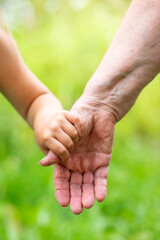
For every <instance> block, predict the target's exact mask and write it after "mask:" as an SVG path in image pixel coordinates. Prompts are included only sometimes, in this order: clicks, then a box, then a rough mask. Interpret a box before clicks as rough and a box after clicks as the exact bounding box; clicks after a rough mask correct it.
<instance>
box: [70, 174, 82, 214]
mask: <svg viewBox="0 0 160 240" xmlns="http://www.w3.org/2000/svg"><path fill="white" fill-rule="evenodd" d="M70 194H71V198H70V208H71V211H72V212H73V213H74V214H80V213H81V212H82V210H83V207H82V174H81V173H80V172H73V171H72V172H71V179H70Z"/></svg>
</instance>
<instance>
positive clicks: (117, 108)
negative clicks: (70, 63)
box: [83, 0, 160, 121]
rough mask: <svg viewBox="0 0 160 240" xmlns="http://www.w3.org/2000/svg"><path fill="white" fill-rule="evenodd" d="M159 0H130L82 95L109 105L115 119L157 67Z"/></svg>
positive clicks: (159, 65) (159, 63) (159, 60)
mask: <svg viewBox="0 0 160 240" xmlns="http://www.w3.org/2000/svg"><path fill="white" fill-rule="evenodd" d="M159 13H160V1H159V0H153V1H145V0H141V1H139V0H133V1H132V3H131V5H130V7H129V9H128V11H127V13H126V15H125V17H124V19H123V21H122V24H121V26H120V28H119V30H118V32H117V34H116V36H115V38H114V40H113V42H112V43H111V45H110V47H109V49H108V51H107V52H106V54H105V56H104V58H103V60H102V62H101V63H100V65H99V67H98V69H97V70H96V72H95V73H94V75H93V76H92V78H91V79H90V81H89V82H88V84H87V86H86V88H85V91H84V94H83V96H84V97H85V96H87V97H92V96H93V95H94V97H97V98H98V99H100V101H101V103H103V104H104V108H105V106H106V107H108V106H109V107H111V109H112V110H113V113H114V115H115V117H116V120H117V121H118V120H119V119H120V118H122V117H123V116H124V115H125V114H126V112H128V111H129V109H130V108H131V106H132V105H133V104H134V102H135V100H136V98H137V96H138V95H139V93H140V92H141V90H142V89H143V88H144V87H145V86H146V85H147V84H148V83H149V82H150V81H151V80H152V79H153V78H154V77H155V76H156V75H157V74H158V72H159V71H160V14H159Z"/></svg>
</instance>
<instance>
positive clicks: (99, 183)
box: [94, 166, 109, 202]
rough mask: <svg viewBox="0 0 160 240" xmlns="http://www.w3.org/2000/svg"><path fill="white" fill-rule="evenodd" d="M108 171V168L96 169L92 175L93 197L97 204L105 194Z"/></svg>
mask: <svg viewBox="0 0 160 240" xmlns="http://www.w3.org/2000/svg"><path fill="white" fill-rule="evenodd" d="M108 170H109V167H108V166H107V167H101V168H98V169H97V170H96V172H95V175H94V184H95V195H96V199H97V201H98V202H102V201H103V200H104V199H105V197H106V194H107V176H108Z"/></svg>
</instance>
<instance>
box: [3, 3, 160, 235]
mask: <svg viewBox="0 0 160 240" xmlns="http://www.w3.org/2000/svg"><path fill="white" fill-rule="evenodd" d="M78 1H79V2H81V1H82V0H81V1H80V0H78ZM129 2H130V1H125V0H108V1H107V0H97V1H96V0H90V1H84V0H83V1H82V2H81V4H80V6H79V8H78V7H77V5H76V0H74V1H73V0H72V1H69V0H68V1H67V0H63V1H58V0H53V1H52V0H48V1H45V0H41V1H40V0H39V1H38V0H32V1H29V0H21V1H18V0H14V4H11V0H10V1H0V3H1V7H2V9H3V11H4V15H5V17H6V19H7V21H8V23H9V27H10V29H11V31H12V33H13V35H14V37H15V39H16V41H17V44H18V46H19V49H20V51H21V53H22V55H23V58H24V60H25V61H26V63H27V65H28V66H29V68H30V69H31V70H32V71H33V72H34V73H35V74H36V76H37V77H38V78H39V79H40V80H41V81H42V82H44V83H45V84H46V85H47V86H48V87H49V89H50V90H51V91H52V92H53V93H54V94H55V95H56V96H57V97H58V98H59V99H60V101H61V102H62V104H63V106H64V108H66V109H70V107H71V106H72V104H73V103H74V102H75V101H76V99H78V97H79V96H80V95H81V94H82V91H83V89H84V87H85V85H86V83H87V81H88V80H89V78H90V77H91V75H92V74H93V72H94V71H95V69H96V67H97V66H98V64H99V62H100V60H101V59H102V57H103V55H104V53H105V51H106V49H107V48H108V46H109V44H110V43H111V41H112V39H113V37H114V35H115V33H116V31H117V29H118V27H119V25H120V22H121V20H122V17H123V15H124V13H125V12H126V10H127V7H128V6H129ZM12 3H13V2H12ZM83 3H84V7H83V6H82V5H83ZM85 3H86V5H85ZM80 7H81V8H80ZM75 8H78V9H75ZM159 81H160V79H159V77H157V78H156V79H155V80H154V81H153V82H152V83H151V84H149V86H147V87H146V88H145V89H144V90H143V92H142V93H141V95H140V97H139V99H138V101H137V103H136V105H135V106H134V107H133V108H132V110H131V111H130V112H129V113H128V114H127V116H126V117H125V118H124V119H122V120H121V121H120V122H119V123H118V124H117V126H116V134H115V142H114V148H113V157H112V161H111V165H110V173H109V177H108V195H107V197H106V200H105V201H104V202H103V203H97V202H95V205H94V207H93V208H92V209H90V210H84V211H83V213H82V214H81V215H80V216H75V215H73V214H72V213H71V211H70V209H69V207H67V208H64V209H63V208H61V207H60V206H59V204H58V203H57V202H56V200H55V197H54V185H53V181H52V175H53V168H52V167H50V168H45V169H44V168H42V167H40V166H39V165H38V164H37V162H38V161H39V160H40V159H41V158H42V157H43V154H42V153H41V152H40V150H39V149H38V147H37V146H36V143H35V140H34V133H33V132H32V130H31V129H30V128H29V127H28V126H27V124H26V123H25V122H24V120H23V119H21V117H20V116H19V115H18V114H17V112H16V111H15V110H14V109H13V107H12V106H11V105H10V104H9V103H8V102H7V100H6V99H5V98H4V97H3V96H0V239H1V240H42V239H43V240H51V239H57V240H61V239H66V240H73V239H74V240H90V239H92V240H103V239H109V240H125V239H127V240H152V239H153V240H159V239H160V187H159V185H160V174H159V172H160V123H159V120H160V87H159Z"/></svg>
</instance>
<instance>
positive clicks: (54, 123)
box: [51, 121, 58, 131]
mask: <svg viewBox="0 0 160 240" xmlns="http://www.w3.org/2000/svg"><path fill="white" fill-rule="evenodd" d="M51 129H52V130H53V131H56V130H57V129H58V124H57V123H56V122H55V121H54V122H52V124H51Z"/></svg>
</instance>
